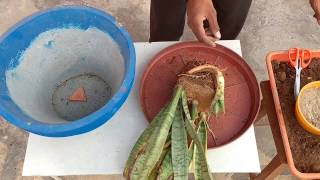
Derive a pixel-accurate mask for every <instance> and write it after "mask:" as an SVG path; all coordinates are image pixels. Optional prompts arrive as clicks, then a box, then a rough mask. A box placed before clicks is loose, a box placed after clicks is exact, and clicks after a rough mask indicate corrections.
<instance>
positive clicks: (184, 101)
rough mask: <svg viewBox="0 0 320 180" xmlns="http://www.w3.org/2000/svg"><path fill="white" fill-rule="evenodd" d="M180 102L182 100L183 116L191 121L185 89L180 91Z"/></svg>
mask: <svg viewBox="0 0 320 180" xmlns="http://www.w3.org/2000/svg"><path fill="white" fill-rule="evenodd" d="M181 102H182V107H183V111H184V115H185V117H186V118H187V119H188V120H189V121H191V115H190V111H189V107H188V98H187V95H186V91H184V90H183V91H182V92H181Z"/></svg>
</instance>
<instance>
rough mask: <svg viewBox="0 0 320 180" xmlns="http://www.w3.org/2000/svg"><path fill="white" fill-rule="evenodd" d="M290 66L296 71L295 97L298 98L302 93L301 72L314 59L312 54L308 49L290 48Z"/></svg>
mask: <svg viewBox="0 0 320 180" xmlns="http://www.w3.org/2000/svg"><path fill="white" fill-rule="evenodd" d="M288 55H289V60H290V64H291V66H292V67H294V68H295V69H296V79H295V82H294V96H295V97H296V98H297V97H298V95H299V92H300V75H301V70H302V69H304V68H306V67H308V65H309V64H310V62H311V59H312V52H311V51H310V50H308V49H300V48H290V49H289V51H288Z"/></svg>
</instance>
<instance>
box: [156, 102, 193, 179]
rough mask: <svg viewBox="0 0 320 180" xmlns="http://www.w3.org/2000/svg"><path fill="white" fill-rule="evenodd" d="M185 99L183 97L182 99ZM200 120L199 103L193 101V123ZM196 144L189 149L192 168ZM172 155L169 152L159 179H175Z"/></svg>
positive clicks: (161, 168) (160, 170)
mask: <svg viewBox="0 0 320 180" xmlns="http://www.w3.org/2000/svg"><path fill="white" fill-rule="evenodd" d="M183 98H184V97H183V96H182V98H181V99H183ZM184 112H186V111H184ZM196 118H198V102H197V101H192V109H191V119H192V122H194V120H195V119H196ZM194 147H195V146H194V143H193V141H191V143H190V146H189V149H188V165H189V166H190V164H191V162H192V159H193V152H194ZM171 159H172V155H171V150H169V152H167V154H166V156H165V158H164V160H163V162H162V164H161V166H160V168H159V179H160V180H168V179H170V177H173V168H172V160H171Z"/></svg>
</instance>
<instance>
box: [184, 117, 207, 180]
mask: <svg viewBox="0 0 320 180" xmlns="http://www.w3.org/2000/svg"><path fill="white" fill-rule="evenodd" d="M185 125H186V129H187V132H188V134H189V135H190V137H191V138H192V140H193V141H194V143H195V145H196V148H197V151H198V154H199V156H198V158H199V162H200V163H201V166H200V168H201V175H202V177H201V179H205V180H211V179H212V175H211V173H210V170H209V167H208V162H207V158H206V153H205V150H204V148H203V145H202V142H201V141H200V139H199V137H198V135H197V133H196V131H195V130H194V128H193V127H192V124H191V122H190V121H185Z"/></svg>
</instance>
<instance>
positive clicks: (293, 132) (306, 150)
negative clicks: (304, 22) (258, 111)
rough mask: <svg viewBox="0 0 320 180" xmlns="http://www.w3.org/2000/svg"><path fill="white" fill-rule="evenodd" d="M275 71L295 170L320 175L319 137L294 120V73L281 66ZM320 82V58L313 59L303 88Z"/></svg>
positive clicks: (276, 67)
mask: <svg viewBox="0 0 320 180" xmlns="http://www.w3.org/2000/svg"><path fill="white" fill-rule="evenodd" d="M273 69H274V75H275V79H276V85H277V90H278V94H279V98H280V103H281V108H282V113H283V117H284V121H285V125H286V129H287V132H288V137H289V143H290V147H291V151H292V155H293V160H294V163H295V166H296V168H297V169H298V170H299V171H300V172H303V173H312V172H320V136H316V135H313V134H310V133H309V132H307V131H305V130H304V129H303V128H302V127H301V126H300V125H299V123H298V122H297V120H296V118H295V112H294V109H295V98H294V94H293V87H294V81H295V69H294V68H292V67H291V66H290V65H289V64H288V63H278V62H275V63H273ZM317 80H320V58H314V59H313V61H312V62H311V64H310V65H309V66H308V67H307V68H305V69H303V70H302V74H301V87H303V86H304V85H306V84H308V83H310V82H312V81H317Z"/></svg>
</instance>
